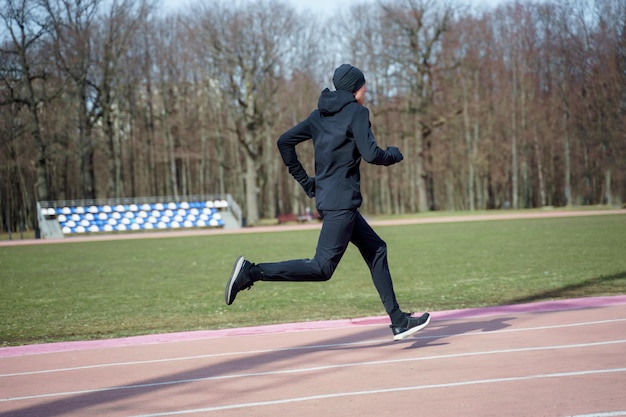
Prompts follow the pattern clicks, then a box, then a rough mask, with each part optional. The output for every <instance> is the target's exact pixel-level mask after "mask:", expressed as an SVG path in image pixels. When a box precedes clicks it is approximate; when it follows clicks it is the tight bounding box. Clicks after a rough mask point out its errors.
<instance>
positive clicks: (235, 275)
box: [224, 256, 253, 305]
mask: <svg viewBox="0 0 626 417" xmlns="http://www.w3.org/2000/svg"><path fill="white" fill-rule="evenodd" d="M250 268H252V263H250V262H248V261H246V260H245V259H244V258H243V256H240V257H239V258H237V261H236V262H235V266H234V267H233V272H232V273H231V274H230V279H229V280H228V283H226V290H225V291H224V301H226V304H227V305H231V304H232V303H233V301H235V297H236V296H237V293H238V292H239V291H242V290H246V289H248V290H249V289H250V288H251V287H252V284H253V281H252V277H251V276H250Z"/></svg>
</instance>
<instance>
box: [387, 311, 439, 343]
mask: <svg viewBox="0 0 626 417" xmlns="http://www.w3.org/2000/svg"><path fill="white" fill-rule="evenodd" d="M428 323H430V314H429V315H428V317H426V321H425V322H424V323H422V324H419V325H417V326H415V327H411V328H410V329H408V330H407V331H405V332H402V333H398V334H397V335H394V336H393V340H402V339H406V338H407V337H409V336H411V335H414V334H415V333H417V332H419V331H420V330H422V329H423V328H424V327H426V326H428Z"/></svg>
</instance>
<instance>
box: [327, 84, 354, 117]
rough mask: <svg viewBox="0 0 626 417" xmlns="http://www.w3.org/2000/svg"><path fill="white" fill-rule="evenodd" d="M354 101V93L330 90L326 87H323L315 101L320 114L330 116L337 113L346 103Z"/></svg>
mask: <svg viewBox="0 0 626 417" xmlns="http://www.w3.org/2000/svg"><path fill="white" fill-rule="evenodd" d="M354 102H356V98H354V94H352V93H350V92H349V91H344V90H336V91H330V90H329V89H328V88H325V89H324V91H322V94H320V98H319V100H318V102H317V108H318V109H319V111H320V113H321V114H322V116H332V115H334V114H336V113H339V111H341V109H343V108H344V107H346V106H347V105H348V104H350V103H354Z"/></svg>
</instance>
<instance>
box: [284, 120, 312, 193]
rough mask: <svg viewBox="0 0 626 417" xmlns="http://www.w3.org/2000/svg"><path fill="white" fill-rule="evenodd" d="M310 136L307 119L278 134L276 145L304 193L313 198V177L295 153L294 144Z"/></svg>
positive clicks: (309, 126)
mask: <svg viewBox="0 0 626 417" xmlns="http://www.w3.org/2000/svg"><path fill="white" fill-rule="evenodd" d="M311 138H312V133H311V125H310V123H309V122H308V119H307V120H304V121H303V122H300V123H298V124H297V125H295V126H294V127H292V128H291V129H289V130H288V131H286V132H285V133H283V134H282V135H280V137H279V138H278V142H277V143H276V145H277V146H278V150H279V152H280V156H281V157H282V158H283V162H284V163H285V165H286V166H287V168H288V169H289V173H290V174H291V175H292V176H293V177H294V178H295V180H296V181H298V183H300V185H301V186H302V188H303V189H304V192H305V193H306V195H307V196H309V197H311V198H313V197H315V178H314V177H309V175H308V174H307V172H306V170H305V169H304V167H303V166H302V163H300V161H299V160H298V154H297V153H296V145H298V144H299V143H301V142H304V141H305V140H309V139H311Z"/></svg>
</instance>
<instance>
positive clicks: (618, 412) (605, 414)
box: [569, 410, 626, 417]
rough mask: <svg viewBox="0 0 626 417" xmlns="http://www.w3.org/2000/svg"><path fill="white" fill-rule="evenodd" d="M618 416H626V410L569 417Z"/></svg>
mask: <svg viewBox="0 0 626 417" xmlns="http://www.w3.org/2000/svg"><path fill="white" fill-rule="evenodd" d="M617 416H626V410H624V411H607V412H604V413H594V414H579V415H577V416H569V417H617Z"/></svg>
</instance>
